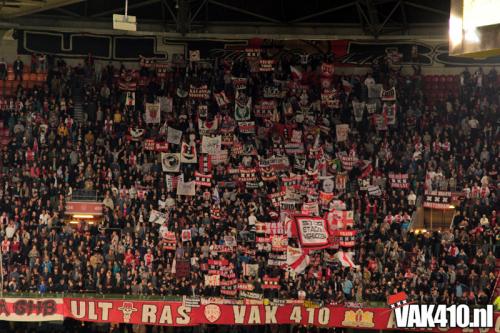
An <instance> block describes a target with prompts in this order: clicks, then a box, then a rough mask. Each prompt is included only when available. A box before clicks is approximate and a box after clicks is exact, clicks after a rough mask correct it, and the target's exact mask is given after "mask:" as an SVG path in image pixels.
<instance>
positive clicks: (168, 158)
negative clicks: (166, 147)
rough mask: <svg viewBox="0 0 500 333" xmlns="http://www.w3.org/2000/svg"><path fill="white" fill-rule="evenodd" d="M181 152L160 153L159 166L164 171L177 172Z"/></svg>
mask: <svg viewBox="0 0 500 333" xmlns="http://www.w3.org/2000/svg"><path fill="white" fill-rule="evenodd" d="M180 166H181V154H179V153H161V167H162V170H163V171H164V172H179V168H180Z"/></svg>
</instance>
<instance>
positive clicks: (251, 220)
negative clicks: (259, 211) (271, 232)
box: [248, 213, 257, 227]
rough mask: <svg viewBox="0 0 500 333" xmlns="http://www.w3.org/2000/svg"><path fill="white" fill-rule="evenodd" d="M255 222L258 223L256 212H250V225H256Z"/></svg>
mask: <svg viewBox="0 0 500 333" xmlns="http://www.w3.org/2000/svg"><path fill="white" fill-rule="evenodd" d="M255 223H257V217H255V215H254V213H250V216H249V217H248V225H249V226H251V227H254V226H255Z"/></svg>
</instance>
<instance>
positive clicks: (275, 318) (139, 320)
mask: <svg viewBox="0 0 500 333" xmlns="http://www.w3.org/2000/svg"><path fill="white" fill-rule="evenodd" d="M207 276H208V275H207ZM217 277H218V278H219V279H217ZM217 280H219V281H217ZM220 283H221V280H220V276H218V275H214V277H213V278H212V277H211V278H209V279H208V280H206V281H205V284H206V285H214V286H217V285H220ZM263 303H264V301H263V300H261V301H260V302H256V301H253V302H251V303H248V304H246V301H245V300H229V299H219V298H210V299H204V298H202V299H201V302H200V304H199V306H197V307H188V306H186V305H184V303H183V302H182V301H177V302H173V301H170V302H169V301H143V300H137V301H136V300H102V299H83V298H64V309H63V313H64V316H65V317H67V318H72V319H76V320H81V321H91V322H99V323H128V324H137V325H145V324H147V325H160V326H197V325H202V324H215V325H263V324H282V325H290V324H300V325H308V326H309V325H310V326H320V327H348V328H355V329H376V330H386V329H397V327H396V322H395V315H394V311H393V310H391V309H390V308H349V307H345V306H340V305H327V306H318V307H306V305H305V303H304V301H300V300H284V301H283V303H282V304H279V305H278V304H272V303H271V304H272V305H264V304H263ZM197 305H198V304H197ZM499 318H500V313H495V314H494V322H493V324H495V323H496V324H497V325H496V326H497V327H498V325H499V324H500V319H499ZM426 331H427V332H449V333H458V332H462V329H459V328H449V329H446V328H439V329H438V328H434V329H429V330H426ZM468 332H472V333H479V330H478V329H473V330H472V329H471V330H469V331H468ZM481 332H484V333H490V332H491V333H493V332H495V329H494V328H490V329H486V330H482V331H481Z"/></svg>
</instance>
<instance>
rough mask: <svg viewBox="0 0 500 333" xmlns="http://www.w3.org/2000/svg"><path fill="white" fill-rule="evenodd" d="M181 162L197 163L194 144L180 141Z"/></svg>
mask: <svg viewBox="0 0 500 333" xmlns="http://www.w3.org/2000/svg"><path fill="white" fill-rule="evenodd" d="M181 163H198V154H197V153H196V144H195V143H193V142H191V143H190V144H187V143H186V142H183V143H182V146H181Z"/></svg>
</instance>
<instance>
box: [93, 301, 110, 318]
mask: <svg viewBox="0 0 500 333" xmlns="http://www.w3.org/2000/svg"><path fill="white" fill-rule="evenodd" d="M97 306H98V307H99V308H100V309H101V317H102V320H109V309H111V308H113V303H111V302H99V303H98V304H97Z"/></svg>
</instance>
